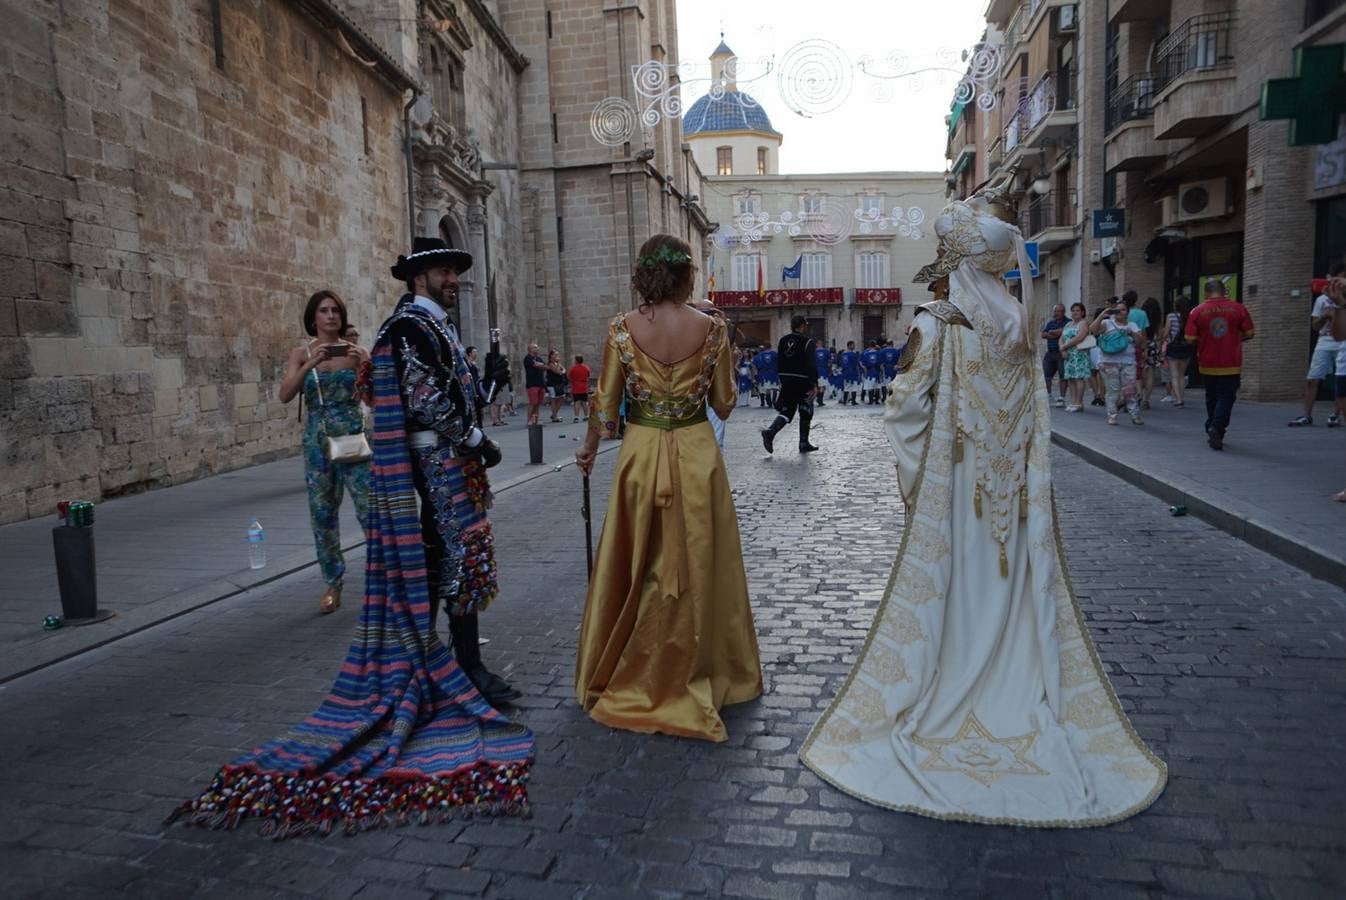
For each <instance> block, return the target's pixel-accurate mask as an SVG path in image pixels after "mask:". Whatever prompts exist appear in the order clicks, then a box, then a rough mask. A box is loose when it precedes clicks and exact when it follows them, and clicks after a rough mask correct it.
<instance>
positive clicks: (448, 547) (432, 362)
mask: <svg viewBox="0 0 1346 900" xmlns="http://www.w3.org/2000/svg"><path fill="white" fill-rule="evenodd" d="M471 265H472V257H471V255H470V254H468V253H466V252H464V251H462V250H454V249H451V248H449V247H448V246H447V245H446V244H445V243H444V242H443V241H442V240H439V239H437V238H416V239H415V242H414V245H413V249H412V253H411V254H410V255H408V256H399V257H398V259H397V265H395V266H393V267H392V273H393V277H395V278H397V279H398V280H399V281H404V282H406V285H407V288H408V290H409V291H410V293H408V294H406V295H404V296H403V297H402V299H401V300H400V301H398V304H397V309H396V310H395V311H394V312H393V314H392V316H391V317H389V319H388V321H387V322H385V323H384V324H383V327H382V328H381V329H379V336H378V340H377V341H376V343H377V344H383V343H387V344H388V345H389V346H390V348H391V350H392V353H393V359H394V361H395V362H396V365H397V375H398V381H399V384H400V388H401V395H402V409H403V412H404V413H405V416H406V422H407V426H406V427H407V444H408V450H409V451H410V456H411V464H412V479H413V481H414V482H415V485H416V492H417V494H419V496H420V501H421V504H420V505H421V536H422V540H423V541H424V543H425V557H426V560H425V561H426V569H427V581H428V586H429V590H430V630H431V631H432V632H433V631H434V628H435V619H436V617H437V613H438V608H439V606H440V604H443V606H444V609H445V612H446V613H448V618H449V634H450V637H451V638H452V642H453V651H454V655H455V656H456V657H457V659H458V665H459V666H461V667H462V669H463V671H464V673H465V674H466V675H467V677H468V679H470V680H471V681H472V683H473V684H474V685H475V686H476V687H477V689H478V690H479V691H481V693H482V695H483V696H484V697H485V698H486V700H487V701H488V702H490V703H491V705H493V706H498V705H500V704H501V703H506V702H509V701H510V700H517V699H518V698H519V697H521V696H522V694H521V693H520V692H519V691H518V690H516V689H515V688H513V687H512V686H511V685H510V684H509V683H508V682H507V681H505V680H504V679H503V678H501V677H500V676H498V675H495V674H493V673H491V672H490V671H488V670H487V669H486V666H485V665H484V664H483V663H482V660H481V649H480V646H479V637H478V624H477V614H478V613H479V612H481V611H482V610H484V609H485V608H486V607H487V606H488V605H489V604H490V602H491V601H492V600H493V599H495V596H496V593H497V582H496V566H495V552H494V539H493V537H492V534H491V523H490V521H489V519H488V518H487V516H486V510H487V509H489V508H490V505H491V493H490V487H489V485H488V483H487V479H486V471H485V470H486V469H488V468H490V467H492V466H494V465H496V464H497V463H498V462H500V448H499V447H498V446H497V445H496V443H495V442H494V441H492V440H491V439H490V438H488V437H486V436H485V434H483V433H482V431H481V429H480V428H479V427H477V418H478V417H477V404H476V398H477V397H479V396H480V389H479V387H478V385H477V380H476V377H475V376H474V375H473V372H472V369H471V367H470V366H469V364H468V362H467V358H466V353H465V352H464V349H463V346H462V343H461V342H460V341H459V338H458V333H457V330H456V328H455V327H454V324H453V322H452V320H450V319H449V312H450V310H452V309H453V307H454V306H455V305H456V303H457V299H458V276H459V274H460V273H462V272H464V271H466V270H467V269H468V268H469V267H470V266H471Z"/></svg>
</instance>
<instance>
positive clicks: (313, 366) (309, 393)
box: [280, 290, 372, 614]
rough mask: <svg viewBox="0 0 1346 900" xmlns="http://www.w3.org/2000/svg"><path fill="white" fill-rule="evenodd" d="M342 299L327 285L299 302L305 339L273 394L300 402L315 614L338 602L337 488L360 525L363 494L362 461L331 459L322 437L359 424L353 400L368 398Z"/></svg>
mask: <svg viewBox="0 0 1346 900" xmlns="http://www.w3.org/2000/svg"><path fill="white" fill-rule="evenodd" d="M347 327H348V326H347V322H346V304H345V303H344V302H343V301H342V299H341V298H340V297H339V296H337V294H336V292H335V291H329V290H321V291H318V292H317V293H315V294H314V295H313V296H312V297H310V298H309V300H308V305H307V306H305V307H304V330H305V331H306V332H308V334H309V335H310V337H311V338H312V340H310V341H308V343H306V344H304V345H302V346H299V347H296V348H294V349H293V350H291V351H290V357H289V360H288V361H287V364H286V367H285V377H284V378H282V379H281V382H280V401H281V402H282V403H289V402H290V401H291V400H292V399H294V397H295V395H296V394H299V393H300V392H301V391H302V392H303V399H302V400H301V401H300V415H301V417H302V415H303V406H304V404H305V403H307V405H308V419H307V421H306V422H305V423H304V440H303V447H304V480H305V483H306V484H307V486H308V509H309V518H310V520H311V521H312V524H313V543H314V545H315V546H316V547H317V551H318V565H319V567H320V568H321V569H322V576H323V580H324V581H325V582H327V590H326V591H325V592H324V593H323V595H322V599H321V600H320V601H319V603H318V609H319V611H321V612H322V613H323V614H327V613H332V612H335V611H336V609H337V608H338V607H339V606H341V588H342V582H343V580H344V577H345V574H346V559H345V557H344V556H343V555H342V553H341V526H340V519H339V513H340V510H341V495H342V492H343V490H344V491H347V492H349V493H350V495H351V502H352V503H354V504H355V516H356V518H357V519H359V520H360V527H361V528H362V529H363V528H364V527H365V501H366V499H367V497H368V494H369V460H368V458H367V457H366V458H365V459H359V460H352V461H334V460H333V459H332V452H333V451H332V450H331V449H330V443H329V441H328V438H338V437H343V436H346V435H353V434H360V433H362V432H363V431H364V411H363V410H362V409H361V403H364V404H366V405H368V404H369V403H370V402H371V400H372V392H371V390H370V388H371V381H370V374H371V366H370V362H369V352H368V351H367V350H365V349H364V348H363V347H361V346H360V345H359V344H354V343H351V342H350V341H346V340H343V339H342V337H341V335H342V332H343V331H344V330H345V329H346V328H347Z"/></svg>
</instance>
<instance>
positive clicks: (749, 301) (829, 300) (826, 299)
mask: <svg viewBox="0 0 1346 900" xmlns="http://www.w3.org/2000/svg"><path fill="white" fill-rule="evenodd" d="M710 300H711V302H712V303H714V304H715V305H716V306H718V307H720V308H721V309H728V308H729V307H744V306H839V305H841V302H842V289H841V288H839V287H825V288H788V289H784V288H783V289H781V290H778V291H765V292H764V293H761V294H759V293H758V292H757V291H716V292H715V293H713V294H711V296H710Z"/></svg>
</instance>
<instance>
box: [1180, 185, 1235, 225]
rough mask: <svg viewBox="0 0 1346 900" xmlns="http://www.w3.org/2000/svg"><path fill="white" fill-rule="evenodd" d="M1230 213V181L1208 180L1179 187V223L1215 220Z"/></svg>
mask: <svg viewBox="0 0 1346 900" xmlns="http://www.w3.org/2000/svg"><path fill="white" fill-rule="evenodd" d="M1228 213H1229V179H1227V178H1207V179H1206V180H1205V181H1189V182H1187V183H1186V184H1182V185H1179V186H1178V221H1179V222H1191V221H1194V220H1196V219H1213V218H1215V217H1217V216H1223V215H1228Z"/></svg>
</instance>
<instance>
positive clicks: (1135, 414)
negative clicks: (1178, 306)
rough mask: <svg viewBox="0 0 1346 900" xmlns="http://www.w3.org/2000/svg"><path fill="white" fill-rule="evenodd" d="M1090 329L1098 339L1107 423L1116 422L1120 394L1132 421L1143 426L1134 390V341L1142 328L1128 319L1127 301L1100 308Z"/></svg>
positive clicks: (1099, 367)
mask: <svg viewBox="0 0 1346 900" xmlns="http://www.w3.org/2000/svg"><path fill="white" fill-rule="evenodd" d="M1089 330H1090V331H1091V332H1092V333H1093V335H1094V337H1095V338H1097V339H1098V356H1099V366H1098V370H1099V372H1100V373H1101V374H1102V375H1103V384H1104V386H1105V387H1106V388H1107V396H1106V398H1105V402H1106V404H1107V408H1108V424H1109V425H1116V424H1117V400H1118V398H1119V397H1120V398H1121V399H1123V400H1124V401H1125V403H1126V411H1127V412H1128V413H1130V414H1131V421H1132V422H1133V423H1135V424H1136V425H1144V424H1145V422H1144V420H1143V419H1141V417H1140V397H1139V395H1138V393H1137V391H1136V340H1137V338H1138V336H1139V335H1140V333H1141V331H1142V329H1141V327H1140V326H1139V325H1137V324H1135V323H1134V322H1129V321H1127V309H1126V304H1125V303H1120V302H1118V303H1115V304H1114V305H1113V306H1110V307H1108V308H1107V309H1105V310H1103V312H1101V313H1100V314H1099V315H1098V317H1097V318H1096V319H1094V322H1093V324H1092V325H1091V326H1090V327H1089Z"/></svg>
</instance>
